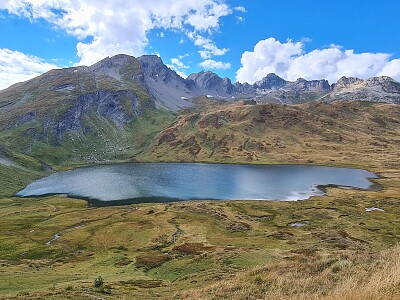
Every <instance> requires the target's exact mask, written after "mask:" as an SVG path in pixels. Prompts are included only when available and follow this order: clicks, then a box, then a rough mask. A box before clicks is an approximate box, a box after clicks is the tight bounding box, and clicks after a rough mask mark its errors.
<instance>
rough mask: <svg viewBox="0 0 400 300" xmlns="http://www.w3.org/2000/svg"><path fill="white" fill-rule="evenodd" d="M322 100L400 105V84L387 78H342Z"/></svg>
mask: <svg viewBox="0 0 400 300" xmlns="http://www.w3.org/2000/svg"><path fill="white" fill-rule="evenodd" d="M321 100H323V101H336V100H362V101H372V102H386V103H394V104H400V83H399V82H397V81H395V80H394V79H392V78H390V77H387V76H381V77H372V78H369V79H367V80H363V79H359V78H355V77H342V78H340V79H339V80H338V81H337V82H336V84H333V85H332V92H331V93H329V94H328V95H326V96H324V97H322V98H321Z"/></svg>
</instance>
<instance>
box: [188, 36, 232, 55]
mask: <svg viewBox="0 0 400 300" xmlns="http://www.w3.org/2000/svg"><path fill="white" fill-rule="evenodd" d="M187 35H188V37H189V38H190V39H191V40H192V41H194V44H195V45H196V46H199V47H201V48H202V50H200V51H199V54H200V57H201V58H202V59H209V58H211V57H212V56H222V55H225V53H227V52H228V51H229V49H227V48H223V49H220V48H218V47H217V46H216V45H215V43H214V42H213V41H212V40H211V39H208V38H205V37H203V36H201V35H198V34H195V33H193V32H189V33H187Z"/></svg>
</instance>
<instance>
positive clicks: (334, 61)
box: [236, 38, 400, 83]
mask: <svg viewBox="0 0 400 300" xmlns="http://www.w3.org/2000/svg"><path fill="white" fill-rule="evenodd" d="M304 46H305V45H304V42H292V41H290V40H288V41H286V42H285V43H281V42H279V41H277V40H275V39H274V38H269V39H266V40H262V41H259V42H258V43H257V44H256V45H255V47H254V51H252V52H249V51H246V52H245V53H243V55H242V59H241V63H242V67H241V68H240V69H239V70H238V71H237V73H236V78H237V80H238V81H240V82H249V83H254V82H255V81H257V80H260V79H262V78H263V77H265V76H266V75H267V74H268V73H276V74H277V75H278V76H281V77H282V78H284V79H286V80H296V79H297V78H299V77H303V78H305V79H308V80H311V79H322V78H325V79H327V80H328V81H329V82H330V83H333V82H336V81H337V80H338V79H339V78H340V77H342V76H348V77H349V76H354V77H359V78H369V77H373V76H381V75H388V76H392V77H394V79H396V80H400V75H399V71H398V70H399V66H400V60H398V59H397V60H390V57H391V55H390V54H386V53H359V54H358V53H355V52H354V50H343V49H342V48H341V47H340V46H336V45H333V44H332V45H331V46H330V47H329V48H326V49H316V50H313V51H311V52H306V51H305V50H304Z"/></svg>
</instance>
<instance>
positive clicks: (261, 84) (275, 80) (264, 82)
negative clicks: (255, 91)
mask: <svg viewBox="0 0 400 300" xmlns="http://www.w3.org/2000/svg"><path fill="white" fill-rule="evenodd" d="M285 84H286V80H285V79H283V78H281V77H279V76H278V75H276V74H274V73H270V74H268V75H267V76H265V77H264V78H263V79H261V80H259V81H257V82H256V83H255V86H256V87H257V88H260V89H264V90H270V89H279V88H281V87H283V86H284V85H285Z"/></svg>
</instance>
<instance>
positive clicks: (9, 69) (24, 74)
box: [0, 49, 58, 90]
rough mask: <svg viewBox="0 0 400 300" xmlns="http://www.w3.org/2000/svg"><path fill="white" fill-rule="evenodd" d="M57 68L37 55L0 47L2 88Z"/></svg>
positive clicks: (0, 84) (0, 83)
mask: <svg viewBox="0 0 400 300" xmlns="http://www.w3.org/2000/svg"><path fill="white" fill-rule="evenodd" d="M55 68H58V67H57V66H56V65H53V64H49V63H46V62H44V61H43V60H42V59H40V58H38V57H36V56H31V55H26V54H24V53H21V52H18V51H12V50H9V49H0V90H1V89H5V88H7V87H9V86H10V85H12V84H14V83H16V82H22V81H26V80H28V79H31V78H33V77H36V76H38V75H40V74H42V73H44V72H47V71H49V70H51V69H55Z"/></svg>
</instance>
